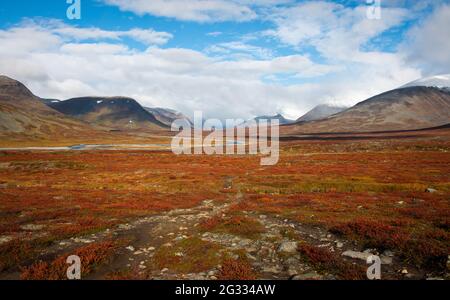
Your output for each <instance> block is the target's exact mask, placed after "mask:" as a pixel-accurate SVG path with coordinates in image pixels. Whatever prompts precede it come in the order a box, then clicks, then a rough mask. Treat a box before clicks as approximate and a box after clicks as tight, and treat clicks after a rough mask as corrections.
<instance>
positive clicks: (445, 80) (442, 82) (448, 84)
mask: <svg viewBox="0 0 450 300" xmlns="http://www.w3.org/2000/svg"><path fill="white" fill-rule="evenodd" d="M413 86H427V87H437V88H450V74H443V75H436V76H430V77H425V78H421V79H418V80H415V81H412V82H410V83H408V84H406V85H404V86H403V87H404V88H406V87H413Z"/></svg>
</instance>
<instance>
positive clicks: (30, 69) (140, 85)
mask: <svg viewBox="0 0 450 300" xmlns="http://www.w3.org/2000/svg"><path fill="white" fill-rule="evenodd" d="M22 26H24V27H20V28H18V27H15V28H11V29H8V30H3V31H0V44H2V45H9V47H10V48H11V49H17V45H24V44H26V43H27V41H29V40H30V41H31V40H32V41H33V43H31V44H30V45H27V47H26V48H27V51H25V52H20V51H18V52H17V51H16V52H15V51H5V50H4V48H3V47H2V48H1V49H0V54H1V55H0V73H3V74H6V75H8V76H11V77H13V78H17V79H18V80H20V81H23V82H24V83H25V84H27V85H28V86H29V87H30V88H31V89H32V91H33V92H35V93H36V94H37V95H40V96H42V97H48V98H60V99H67V98H70V97H76V96H85V95H109V96H113V95H125V96H130V97H134V98H136V99H137V100H139V101H140V102H141V103H142V104H144V105H149V106H152V105H153V106H162V107H172V108H175V109H178V110H181V111H183V112H186V113H188V114H189V113H192V112H193V111H194V110H196V109H201V110H203V111H204V112H205V115H206V116H209V117H219V118H232V117H233V118H234V117H241V118H244V119H246V118H250V117H253V116H255V115H259V114H270V113H272V112H278V111H279V112H283V110H284V109H285V107H296V108H297V109H298V110H299V111H301V112H302V111H304V110H305V109H306V108H308V107H309V103H308V101H312V102H313V103H318V102H320V100H321V99H322V97H320V96H317V95H311V97H306V96H305V95H306V93H307V91H308V90H309V89H310V87H309V85H294V86H282V85H276V84H269V83H265V82H263V80H262V79H261V78H262V77H263V76H264V75H267V74H278V73H292V74H296V75H298V76H299V77H308V76H312V75H314V76H315V75H323V74H327V73H330V72H333V71H335V69H334V68H333V67H332V66H326V65H317V64H315V63H314V62H312V61H311V60H310V59H308V58H307V57H304V56H301V55H291V56H284V57H277V58H267V59H251V58H249V59H240V60H234V61H228V60H222V59H219V58H215V57H209V56H207V55H205V54H204V53H201V52H198V51H194V50H189V49H182V48H169V49H161V48H157V47H149V48H148V49H147V50H145V51H138V50H130V49H129V48H128V47H127V46H125V45H124V44H120V43H114V44H111V43H107V42H105V41H103V39H100V42H97V43H87V42H77V41H73V40H72V39H67V36H69V35H70V36H72V37H73V36H77V37H79V39H84V38H86V36H85V35H83V34H80V32H83V31H76V33H72V31H70V32H71V33H70V34H69V33H66V32H65V33H64V34H62V33H61V32H60V31H59V30H55V28H54V27H52V26H50V27H49V28H45V27H44V26H36V24H32V23H29V24H28V25H22ZM58 28H66V27H64V26H59V27H58ZM80 29H81V28H80ZM110 33H111V36H115V34H114V32H110ZM96 36H97V37H98V36H102V37H106V36H105V35H103V34H96ZM313 73H314V74H313ZM319 73H320V74H319ZM300 95H302V98H303V99H301V101H300V99H299V97H300Z"/></svg>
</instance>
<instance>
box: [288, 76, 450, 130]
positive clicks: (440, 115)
mask: <svg viewBox="0 0 450 300" xmlns="http://www.w3.org/2000/svg"><path fill="white" fill-rule="evenodd" d="M443 78H449V77H448V75H443V76H436V77H430V78H427V79H426V80H420V81H416V82H412V83H410V84H407V85H405V86H404V87H401V88H399V89H395V90H392V91H388V92H385V93H382V94H380V95H377V96H374V97H372V98H370V99H367V100H365V101H362V102H360V103H358V104H356V105H355V106H353V107H351V108H349V109H346V110H344V111H342V112H340V113H337V114H334V115H331V116H329V117H327V118H325V119H322V120H316V121H311V122H306V123H305V122H302V121H300V122H296V123H294V124H291V125H288V126H285V127H284V128H283V129H282V132H283V133H285V134H301V133H325V132H330V133H333V132H370V131H396V130H415V129H424V128H430V127H437V126H442V125H446V124H449V123H450V90H449V88H448V87H449V86H450V81H445V80H444V81H442V79H443ZM437 82H439V85H438V86H436V83H437Z"/></svg>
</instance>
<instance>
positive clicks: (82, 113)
mask: <svg viewBox="0 0 450 300" xmlns="http://www.w3.org/2000/svg"><path fill="white" fill-rule="evenodd" d="M449 87H450V75H439V76H434V77H428V78H424V79H419V80H416V81H414V82H411V83H409V84H407V85H404V86H402V87H400V88H398V89H394V90H391V91H388V92H385V93H382V94H380V95H377V96H374V97H372V98H370V99H367V100H365V101H362V102H360V103H358V104H356V105H355V106H353V107H350V108H345V107H338V106H332V105H319V106H317V107H315V108H314V109H312V110H311V111H309V112H308V113H306V114H305V115H303V116H302V117H300V118H299V119H297V120H296V121H293V120H288V119H286V118H285V117H283V116H282V115H281V114H277V115H274V116H261V117H256V118H254V120H256V121H258V120H260V119H267V120H272V119H277V120H279V122H280V125H282V126H281V133H282V134H303V133H305V134H308V133H333V132H370V131H396V130H416V129H424V128H430V127H437V126H442V125H446V124H449V123H450V88H449ZM178 118H186V117H185V116H184V115H183V114H181V113H179V112H176V111H174V110H171V109H166V108H144V107H142V106H141V105H140V104H139V103H138V102H137V101H136V100H135V99H132V98H127V97H81V98H73V99H69V100H65V101H60V100H58V99H42V98H39V97H38V96H36V95H34V94H33V93H32V92H31V91H30V90H29V89H28V88H27V87H26V86H25V85H23V84H22V83H20V82H18V81H16V80H14V79H11V78H9V77H6V76H0V136H1V137H3V138H5V137H10V138H11V137H14V136H17V135H20V136H22V137H29V138H31V139H33V138H39V137H59V136H64V137H70V136H77V135H80V134H81V133H83V134H86V133H89V134H92V133H93V132H105V131H116V130H120V131H128V130H132V131H133V130H134V131H136V130H138V131H139V130H159V131H167V130H168V129H169V127H170V124H171V123H172V122H173V120H175V119H178ZM244 124H245V123H244Z"/></svg>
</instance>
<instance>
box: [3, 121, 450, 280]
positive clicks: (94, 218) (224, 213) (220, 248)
mask: <svg viewBox="0 0 450 300" xmlns="http://www.w3.org/2000/svg"><path fill="white" fill-rule="evenodd" d="M396 135H397V136H398V138H383V136H382V135H381V134H380V135H377V136H376V137H375V138H372V137H370V138H369V137H367V136H362V137H361V136H360V137H358V138H354V139H349V138H346V139H341V138H337V137H336V138H335V139H333V138H332V136H331V138H327V139H316V140H311V139H302V137H295V138H289V139H288V140H287V141H284V142H283V143H282V145H281V152H280V161H279V163H278V164H277V165H275V166H260V164H259V162H260V158H259V157H255V156H205V155H203V156H175V155H174V154H172V153H171V152H169V151H162V150H161V151H158V150H154V151H142V150H120V149H119V150H116V151H107V150H88V151H81V152H80V151H58V150H54V151H12V150H8V151H0V279H18V278H22V279H64V278H65V274H66V268H67V265H66V261H65V260H66V257H67V256H68V255H72V254H77V255H79V256H80V257H81V259H82V268H83V269H82V275H83V278H86V279H289V278H291V279H365V278H366V269H367V266H368V265H367V264H366V262H365V258H366V257H367V256H368V255H369V253H372V254H377V255H379V256H380V257H381V259H382V263H383V265H382V278H383V279H424V278H442V279H449V269H448V268H449V263H450V261H448V258H449V257H448V255H449V254H450V230H449V221H450V152H449V151H450V130H449V129H442V130H437V131H432V132H421V133H417V134H414V136H412V135H411V134H410V133H405V135H408V136H406V137H404V138H401V136H402V133H398V134H396ZM347 136H348V135H347ZM355 137H357V135H355Z"/></svg>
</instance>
